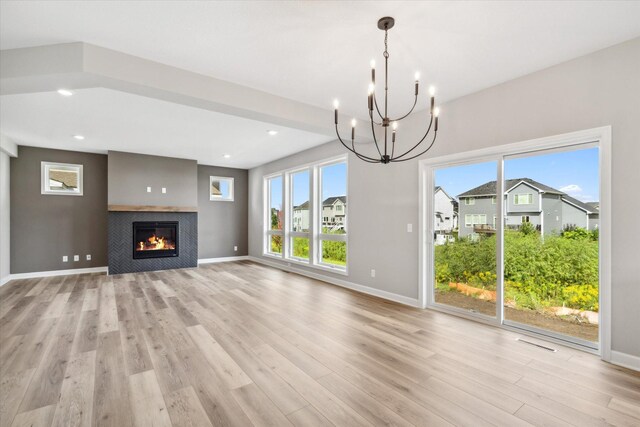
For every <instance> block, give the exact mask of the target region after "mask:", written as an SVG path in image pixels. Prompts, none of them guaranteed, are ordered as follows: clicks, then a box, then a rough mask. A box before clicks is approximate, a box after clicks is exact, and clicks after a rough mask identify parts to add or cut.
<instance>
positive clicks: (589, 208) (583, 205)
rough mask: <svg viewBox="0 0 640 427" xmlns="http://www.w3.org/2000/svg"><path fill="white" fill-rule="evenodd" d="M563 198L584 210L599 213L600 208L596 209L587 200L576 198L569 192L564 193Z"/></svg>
mask: <svg viewBox="0 0 640 427" xmlns="http://www.w3.org/2000/svg"><path fill="white" fill-rule="evenodd" d="M562 199H563V200H565V201H566V202H569V203H570V204H572V205H574V206H576V207H578V208H580V209H582V210H583V211H586V212H587V213H598V209H595V208H594V207H593V206H590V205H589V204H587V203H585V202H581V201H580V200H578V199H575V198H573V197H571V196H569V195H567V194H562Z"/></svg>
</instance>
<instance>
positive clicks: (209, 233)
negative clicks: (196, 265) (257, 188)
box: [198, 165, 249, 259]
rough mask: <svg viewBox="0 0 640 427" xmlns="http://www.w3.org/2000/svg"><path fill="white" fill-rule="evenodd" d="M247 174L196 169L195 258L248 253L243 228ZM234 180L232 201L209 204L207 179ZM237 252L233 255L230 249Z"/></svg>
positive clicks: (241, 171) (213, 169)
mask: <svg viewBox="0 0 640 427" xmlns="http://www.w3.org/2000/svg"><path fill="white" fill-rule="evenodd" d="M248 175H249V174H248V171H247V170H245V169H231V168H221V167H216V166H205V165H198V257H199V258H200V259H203V258H219V257H229V256H242V255H248V253H249V238H248V232H247V224H248V222H249V213H248V212H249V211H248ZM210 176H223V177H231V178H234V182H233V187H234V200H233V201H232V202H227V201H215V202H212V201H210V200H209V177H210ZM234 246H237V247H238V250H237V251H234V250H233V247H234Z"/></svg>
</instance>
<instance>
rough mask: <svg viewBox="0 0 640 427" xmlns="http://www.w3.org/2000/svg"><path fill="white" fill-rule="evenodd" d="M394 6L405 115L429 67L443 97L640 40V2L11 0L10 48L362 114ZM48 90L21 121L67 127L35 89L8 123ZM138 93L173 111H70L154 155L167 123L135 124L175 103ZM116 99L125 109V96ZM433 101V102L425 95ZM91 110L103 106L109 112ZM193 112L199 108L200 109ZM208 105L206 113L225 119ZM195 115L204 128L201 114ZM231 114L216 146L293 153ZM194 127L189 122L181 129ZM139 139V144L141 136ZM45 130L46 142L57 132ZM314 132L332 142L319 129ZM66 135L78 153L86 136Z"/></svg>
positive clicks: (397, 110)
mask: <svg viewBox="0 0 640 427" xmlns="http://www.w3.org/2000/svg"><path fill="white" fill-rule="evenodd" d="M384 15H391V16H394V17H395V18H396V27H395V28H393V29H392V30H391V31H390V34H389V52H390V55H391V58H390V67H391V68H390V72H391V75H390V87H391V89H390V93H391V96H392V98H391V99H390V115H391V116H397V115H400V114H401V113H402V112H403V111H402V110H403V109H404V108H405V107H406V106H408V105H409V104H410V103H411V102H412V94H413V74H414V71H416V70H419V71H420V72H421V74H422V76H423V78H422V80H423V82H424V86H423V87H424V89H426V87H425V86H426V85H427V84H435V85H436V86H437V87H438V96H439V97H438V99H439V101H440V102H443V101H447V100H451V99H454V98H458V97H460V96H464V95H466V94H469V93H473V92H475V91H478V90H481V89H483V88H487V87H490V86H493V85H495V84H498V83H500V82H504V81H507V80H511V79H513V78H516V77H519V76H522V75H525V74H528V73H531V72H533V71H536V70H539V69H543V68H546V67H549V66H551V65H554V64H557V63H560V62H563V61H566V60H568V59H571V58H574V57H578V56H581V55H584V54H587V53H590V52H593V51H595V50H598V49H601V48H605V47H607V46H610V45H613V44H616V43H620V42H622V41H625V40H628V39H631V38H634V37H638V36H640V2H614V1H605V2H599V1H592V2H547V1H536V2H515V1H514V2H484V1H478V2H395V1H394V2H382V1H380V2H374V1H363V2H326V1H314V2H310V1H296V2H289V1H283V2H274V1H261V2H248V1H238V2H232V1H229V2H185V1H180V2H177V1H176V2H169V1H155V2H152V1H141V2H136V1H128V2H107V1H90V2H76V1H68V2H60V1H45V2H38V1H28V2H23V1H21V2H14V1H2V2H1V3H0V48H2V49H11V48H18V47H28V46H37V45H45V44H54V43H64V42H75V41H82V42H87V43H91V44H95V45H98V46H103V47H107V48H110V49H114V50H118V51H121V52H125V53H128V54H132V55H136V56H140V57H143V58H146V59H150V60H154V61H158V62H162V63H165V64H168V65H172V66H175V67H179V68H183V69H186V70H190V71H195V72H198V73H202V74H205V75H210V76H214V77H217V78H220V79H223V80H228V81H232V82H235V83H239V84H241V85H245V86H249V87H252V88H256V89H260V90H263V91H266V92H269V93H273V94H277V95H279V96H282V97H285V98H289V99H293V100H296V101H300V102H304V103H307V104H310V105H315V106H321V107H323V108H327V109H330V108H331V107H330V105H331V101H332V99H333V98H334V97H337V98H339V99H340V100H341V112H343V113H347V114H349V115H354V116H357V117H363V116H364V115H365V114H366V107H365V102H366V101H365V97H366V88H367V84H368V80H369V60H370V59H371V58H375V59H376V60H377V62H378V64H381V62H382V55H381V53H382V50H383V44H382V42H383V33H382V32H381V31H379V30H378V29H377V28H376V22H377V20H378V18H380V17H381V16H384ZM380 79H381V69H380V68H379V71H378V81H380ZM423 93H426V90H424V91H423ZM12 96H13V95H12ZM25 96H26V95H25ZM39 96H43V97H44V98H45V99H46V100H48V101H50V102H51V104H49V105H50V107H51V110H41V114H42V116H37V117H35V118H34V117H33V116H32V117H31V120H30V121H29V122H22V123H14V124H13V125H12V127H14V128H15V127H20V128H21V132H22V134H30V133H31V134H34V132H35V131H33V130H32V129H31V128H35V127H37V128H40V129H42V131H45V129H46V125H47V123H48V124H49V125H50V126H52V127H53V129H48V130H46V131H47V132H48V133H58V131H57V130H55V127H56V126H57V124H56V122H55V121H54V120H53V117H54V116H55V115H56V114H58V113H56V111H55V110H57V109H58V108H60V102H62V100H61V99H58V98H55V97H54V98H48V97H47V95H46V94H42V95H33V97H36V98H33V97H32V96H31V95H29V96H28V97H27V98H25V99H23V100H22V101H17V100H9V99H7V100H6V101H5V99H4V98H5V97H4V96H3V97H2V98H3V99H2V103H3V106H2V113H3V117H2V122H3V123H2V126H3V132H4V128H5V127H6V126H5V123H8V124H9V125H11V122H10V121H8V122H6V121H5V117H4V114H12V113H11V111H9V110H11V109H12V108H9V107H10V106H13V105H15V104H20V103H29V102H30V101H29V100H31V102H32V104H31V105H30V106H25V107H24V108H25V109H30V108H37V109H40V108H41V107H40V106H39V105H33V103H35V102H36V101H37V102H39V99H38V98H37V97H39ZM83 96H84V95H83ZM101 96H111V97H112V98H111V99H110V102H114V103H117V102H133V103H135V101H133V100H132V99H130V98H131V97H130V96H125V95H122V96H120V97H118V96H116V95H114V94H110V95H107V94H103V93H100V92H97V95H95V96H91V97H89V96H88V98H96V99H99V98H100V97H101ZM64 101H67V100H64ZM79 102H82V101H79ZM86 102H87V103H91V102H93V101H91V99H88V100H87V101H86ZM96 102H97V101H96ZM138 102H139V103H141V105H142V104H147V105H146V107H148V108H153V109H155V108H158V109H159V110H160V114H151V113H149V114H143V115H142V116H141V117H145V118H146V120H147V122H144V123H143V121H142V120H140V118H136V120H135V123H129V121H132V119H127V117H124V116H123V117H120V119H121V120H122V121H123V123H124V124H123V126H124V127H123V129H122V130H119V129H110V130H109V128H110V127H113V126H110V124H109V123H105V122H104V120H102V121H101V119H100V118H99V117H95V116H90V115H87V114H80V113H82V111H78V115H77V116H76V117H75V119H74V117H73V116H68V117H67V120H68V121H69V122H73V123H69V125H70V126H71V125H72V124H73V125H74V126H75V127H76V128H78V127H82V128H86V129H87V130H86V131H85V132H86V133H88V134H90V133H92V132H93V131H96V133H97V134H100V133H101V132H99V131H98V129H101V130H103V131H104V133H105V136H107V135H108V136H110V137H114V138H116V139H117V141H124V140H127V146H128V147H129V151H138V152H147V151H149V150H155V149H156V147H155V146H156V145H157V144H158V139H157V137H158V133H159V132H152V133H150V132H145V131H136V130H135V129H132V128H133V127H140V128H144V129H145V130H149V129H163V128H165V127H167V126H170V124H167V123H164V122H160V117H163V114H166V111H165V110H166V109H169V108H170V107H168V106H166V105H163V103H162V102H158V103H156V102H150V101H149V100H138ZM109 106H110V107H111V108H112V109H114V110H118V107H117V105H116V104H109ZM424 106H426V99H422V104H421V107H422V108H424ZM16 107H17V105H16ZM86 108H88V110H91V111H96V112H97V111H100V109H101V108H107V107H105V106H100V105H94V106H89V105H86ZM176 108H178V107H176ZM178 110H181V111H182V109H181V108H178ZM189 111H191V112H193V114H198V113H196V112H195V111H196V110H194V109H190V110H189ZM112 113H114V114H117V112H116V111H112ZM200 113H201V114H203V115H206V116H207V117H210V115H211V114H212V113H207V112H200ZM47 116H50V117H47ZM222 117H226V118H225V120H226V119H228V116H222ZM328 117H331V115H330V114H328ZM79 120H83V121H79ZM184 120H185V122H188V123H189V125H190V126H193V125H192V123H193V122H192V121H191V120H187V119H186V117H185V118H184ZM202 120H203V121H207V120H209V119H208V118H207V119H204V117H203V118H202ZM329 120H330V119H329ZM214 121H215V120H214ZM223 122H224V121H223ZM225 123H226V122H224V123H222V122H220V123H219V125H221V126H218V127H217V128H216V129H215V131H214V130H213V128H210V127H208V125H207V124H206V123H202V126H205V127H207V129H209V130H211V131H212V132H215V133H213V134H206V132H204V133H203V135H205V136H203V137H202V138H201V139H199V141H200V142H202V141H203V140H207V141H210V140H213V139H216V141H217V142H215V143H212V144H214V145H213V146H217V145H216V144H218V143H219V142H218V141H221V140H222V139H226V140H227V141H234V143H233V144H235V145H232V144H229V143H228V142H221V144H226V145H224V147H229V149H228V151H230V150H231V148H233V147H236V146H237V147H238V148H239V149H242V150H245V152H248V153H250V154H252V153H254V151H252V150H258V151H257V152H255V155H256V156H257V157H260V158H262V159H263V160H262V161H261V163H264V162H265V161H267V158H272V157H273V155H272V154H274V153H275V151H277V150H279V149H280V148H282V147H281V146H280V145H278V144H275V146H276V147H277V150H275V151H274V146H273V145H269V144H267V145H264V143H261V142H260V141H262V140H263V138H262V139H258V140H256V141H248V140H246V138H251V137H252V136H250V135H247V134H244V133H241V130H242V129H244V127H243V126H222V125H223V124H225ZM27 124H28V127H29V128H27ZM127 124H129V125H128V126H127ZM92 126H95V127H98V129H94V128H93V127H92ZM263 127H264V126H263ZM267 127H268V125H267ZM195 128H198V129H199V128H200V126H195ZM220 128H224V129H225V132H227V133H225V134H224V137H225V138H214V136H215V135H219V133H218V132H220ZM247 128H251V129H253V127H252V126H247ZM107 130H109V132H108V133H107ZM64 132H67V133H68V132H69V131H68V130H65V131H64ZM72 132H76V131H72ZM189 132H190V130H185V129H182V135H185V134H187V133H189ZM193 132H194V133H197V132H196V131H193ZM291 132H293V130H291ZM133 134H135V135H137V136H139V138H140V139H134V138H131V137H130V135H133ZM169 134H171V135H172V136H174V135H175V136H179V135H180V132H178V129H176V130H175V133H169ZM61 135H62V133H60V138H62V136H61ZM65 135H66V134H65ZM151 135H153V136H154V138H153V139H151V138H150V136H151ZM281 136H282V137H284V132H283V135H281ZM298 136H299V135H298ZM32 137H33V138H37V139H38V140H39V141H46V139H47V134H38V135H35V134H34V135H32ZM257 138H258V137H257ZM305 138H311V140H314V141H319V140H326V138H325V139H322V138H323V137H320V136H318V135H313V136H312V135H309V134H306V135H305ZM313 138H316V139H313ZM283 139H284V138H283ZM88 140H89V138H87V140H86V141H85V143H88V142H89V141H88ZM172 141H175V140H172ZM179 141H180V142H179V143H174V144H173V147H172V148H171V149H170V150H169V151H172V152H173V155H175V156H180V157H188V156H190V155H191V154H188V153H187V152H186V150H184V148H185V147H186V146H190V145H191V142H189V141H187V142H184V141H183V140H181V139H179ZM301 141H302V140H299V139H298V140H297V144H298V145H296V146H295V147H293V145H292V146H289V148H290V149H296V150H298V149H302V148H303V147H304V148H306V147H307V146H308V145H309V144H312V143H310V142H309V141H310V140H304V142H301ZM290 142H291V144H293V141H290ZM58 143H59V144H62V146H63V147H65V148H72V145H69V144H76V143H75V142H73V141H71V142H70V143H66V142H63V141H62V140H61V141H58ZM105 143H109V144H118V143H119V142H112V141H109V142H105ZM261 144H262V145H261ZM160 145H161V146H165V143H164V142H163V143H162V144H160ZM166 146H167V147H169V146H170V145H169V142H167V143H166ZM206 147H209V145H206ZM194 149H195V148H194ZM202 149H204V147H203V148H202ZM143 150H146V151H143ZM222 151H225V150H222ZM281 152H283V153H284V154H283V155H286V154H289V153H290V152H286V150H283V151H281ZM243 155H244V154H243ZM247 155H249V154H247ZM215 163H216V164H217V163H218V162H215ZM241 163H242V162H240V163H238V164H237V165H238V166H240V165H241ZM244 164H245V165H246V164H253V162H246V163H244Z"/></svg>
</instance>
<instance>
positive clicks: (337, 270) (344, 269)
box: [262, 252, 349, 276]
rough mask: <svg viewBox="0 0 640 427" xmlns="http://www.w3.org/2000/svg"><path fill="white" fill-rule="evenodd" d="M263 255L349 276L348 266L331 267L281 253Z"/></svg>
mask: <svg viewBox="0 0 640 427" xmlns="http://www.w3.org/2000/svg"><path fill="white" fill-rule="evenodd" d="M262 256H264V257H266V258H270V259H274V260H278V261H281V262H283V263H288V264H295V265H299V266H302V267H308V268H312V269H314V270H321V271H326V272H329V273H334V274H340V275H342V276H348V275H349V273H348V272H347V268H348V267H331V266H329V265H326V264H312V263H311V262H310V261H307V260H305V259H301V258H297V259H296V258H284V257H282V256H280V255H277V254H275V255H274V254H270V253H267V252H264V253H263V254H262Z"/></svg>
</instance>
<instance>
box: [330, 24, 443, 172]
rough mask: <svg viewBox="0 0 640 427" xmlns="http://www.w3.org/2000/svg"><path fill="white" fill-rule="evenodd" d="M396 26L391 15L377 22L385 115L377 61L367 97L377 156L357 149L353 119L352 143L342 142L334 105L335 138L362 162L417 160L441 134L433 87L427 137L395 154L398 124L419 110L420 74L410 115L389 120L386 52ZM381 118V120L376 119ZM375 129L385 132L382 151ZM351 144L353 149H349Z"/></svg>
mask: <svg viewBox="0 0 640 427" xmlns="http://www.w3.org/2000/svg"><path fill="white" fill-rule="evenodd" d="M394 24H395V20H394V19H393V18H391V17H389V16H386V17H384V18H380V19H379V20H378V28H379V29H381V30H384V53H383V54H382V55H383V56H384V103H383V104H382V109H383V111H384V114H383V112H381V111H380V107H379V106H378V100H377V98H376V90H375V89H376V68H375V62H374V61H371V83H370V84H369V94H368V109H369V120H370V121H371V134H372V135H373V142H374V143H375V146H376V150H377V151H378V156H379V157H378V156H376V155H375V154H373V155H372V156H374V157H372V156H369V155H365V154H362V153H360V152H358V151H356V147H355V127H356V119H353V120H351V144H347V143H345V142H344V141H343V140H342V137H341V136H340V132H339V131H338V100H335V101H334V102H333V107H334V110H335V111H334V117H335V120H334V121H335V125H336V135H338V140H340V142H341V143H342V145H344V146H345V148H346V149H347V150H349V151H351V152H352V153H353V154H355V155H356V156H357V157H358V158H359V159H360V160H364V161H365V162H368V163H383V164H387V163H391V162H405V161H407V160H411V159H415V158H416V157H419V156H421V155H423V154H424V153H426V152H427V151H429V150H430V149H431V147H433V144H434V143H435V142H436V137H437V135H438V114H439V109H438V108H437V107H436V106H435V97H434V94H435V89H434V88H433V86H432V87H431V88H429V97H430V101H431V104H430V105H431V106H430V109H429V126H428V127H427V131H426V132H425V134H424V136H423V137H422V138H421V139H420V140H419V141H418V142H417V143H416V144H415V145H413V146H412V147H411V148H409V149H408V150H406V151H405V152H403V153H402V154H399V153H396V132H397V130H398V122H399V121H400V120H402V119H404V118H406V117H407V116H409V114H411V113H412V112H413V110H414V108H416V105H417V103H418V86H419V79H420V75H419V73H416V75H415V90H414V95H415V99H414V101H413V106H412V107H411V109H410V110H409V112H408V113H407V114H405V115H403V116H400V117H398V118H390V117H389V111H388V91H389V84H388V72H389V52H388V51H387V37H388V31H389V30H390V29H391V28H393V25H394ZM374 116H377V117H379V121H378V118H377V117H374ZM376 126H377V127H378V128H379V127H382V129H384V146H383V147H382V148H383V149H382V150H381V149H380V148H381V145H382V141H380V142H379V141H378V138H377V137H376ZM432 126H433V139H432V140H431V142H430V143H429V145H428V146H427V147H426V148H425V149H424V150H422V151H415V150H416V149H417V148H418V147H419V146H420V144H422V142H424V140H425V139H427V136H428V135H429V133H430V132H431V128H432ZM389 127H391V141H390V142H389V138H388V134H389ZM349 145H350V146H349Z"/></svg>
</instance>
